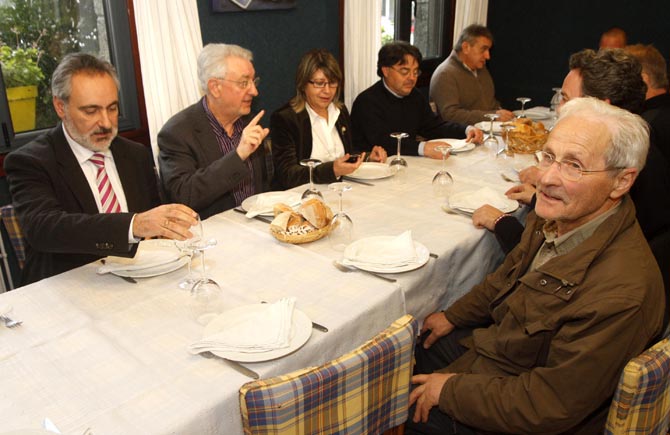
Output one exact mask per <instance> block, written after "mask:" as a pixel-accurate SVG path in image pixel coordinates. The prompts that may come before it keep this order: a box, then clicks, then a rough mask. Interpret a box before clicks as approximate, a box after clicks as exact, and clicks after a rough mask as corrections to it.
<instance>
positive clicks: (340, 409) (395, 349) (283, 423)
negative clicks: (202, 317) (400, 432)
mask: <svg viewBox="0 0 670 435" xmlns="http://www.w3.org/2000/svg"><path fill="white" fill-rule="evenodd" d="M417 328H418V325H417V322H416V321H415V320H414V319H413V317H412V316H410V315H405V316H403V317H401V318H400V319H398V320H396V321H395V322H393V324H392V325H391V326H390V327H389V328H388V329H386V330H384V331H383V332H381V333H380V334H379V335H377V336H376V337H374V338H373V339H372V340H370V341H368V342H367V343H365V344H363V345H362V346H361V347H359V348H357V349H355V350H353V351H352V352H349V353H347V354H346V355H344V356H342V357H340V358H337V359H336V360H333V361H330V362H328V363H326V364H324V365H322V366H320V367H311V368H307V369H302V370H298V371H296V372H293V373H289V374H287V375H283V376H278V377H275V378H271V379H265V380H258V381H253V382H249V383H247V384H245V385H243V386H242V388H240V409H241V412H242V423H243V426H244V433H245V434H248V435H251V434H253V435H257V434H274V435H280V434H291V435H300V434H304V435H307V434H334V433H347V434H381V433H382V432H384V431H385V430H387V429H390V428H393V427H396V426H398V425H400V424H402V423H404V422H405V420H406V419H407V405H408V399H409V387H410V378H411V375H412V356H413V350H414V343H415V341H416V333H417Z"/></svg>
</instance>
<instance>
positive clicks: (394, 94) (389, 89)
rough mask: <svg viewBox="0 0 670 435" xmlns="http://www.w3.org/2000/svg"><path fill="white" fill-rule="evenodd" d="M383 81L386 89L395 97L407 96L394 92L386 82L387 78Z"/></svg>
mask: <svg viewBox="0 0 670 435" xmlns="http://www.w3.org/2000/svg"><path fill="white" fill-rule="evenodd" d="M382 83H384V87H385V88H386V90H387V91H389V92H390V93H391V94H392V95H393V96H394V97H396V98H405V97H403V96H402V95H398V94H396V93H395V92H393V91H392V90H391V88H389V87H388V85H387V84H386V80H384V79H382Z"/></svg>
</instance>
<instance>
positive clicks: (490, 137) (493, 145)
mask: <svg viewBox="0 0 670 435" xmlns="http://www.w3.org/2000/svg"><path fill="white" fill-rule="evenodd" d="M484 117H485V118H486V119H488V120H490V121H491V125H490V128H489V132H488V134H487V135H486V137H485V138H484V146H485V147H486V149H488V150H489V154H490V155H491V156H492V157H494V156H495V154H496V152H497V150H498V138H496V137H495V135H494V134H493V122H494V121H495V120H496V119H498V118H500V115H498V114H497V113H485V114H484Z"/></svg>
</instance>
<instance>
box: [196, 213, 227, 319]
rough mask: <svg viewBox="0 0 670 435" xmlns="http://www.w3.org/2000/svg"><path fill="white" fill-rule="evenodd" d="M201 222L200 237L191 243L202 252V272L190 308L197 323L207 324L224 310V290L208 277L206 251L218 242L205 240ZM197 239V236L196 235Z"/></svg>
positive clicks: (197, 250)
mask: <svg viewBox="0 0 670 435" xmlns="http://www.w3.org/2000/svg"><path fill="white" fill-rule="evenodd" d="M198 224H199V235H200V237H199V239H198V240H193V239H191V240H193V242H191V243H190V244H189V246H190V248H191V249H193V251H194V252H199V253H200V264H201V268H202V270H201V272H200V278H199V279H197V280H196V281H195V282H194V283H193V286H192V287H191V297H190V299H189V303H188V308H189V311H190V312H191V316H192V317H193V318H194V319H195V321H196V322H197V323H200V324H201V325H206V324H207V323H209V321H210V320H212V319H213V318H214V317H215V316H216V315H217V314H219V313H220V312H221V311H223V292H222V291H221V287H220V286H219V284H218V283H217V282H216V281H214V280H213V279H211V278H209V277H207V271H206V269H205V251H206V250H208V249H210V248H212V247H214V246H215V245H216V244H217V242H216V239H213V238H211V239H208V240H205V237H204V232H203V228H202V222H200V220H199V219H198ZM194 239H195V237H194Z"/></svg>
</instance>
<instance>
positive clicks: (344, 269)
mask: <svg viewBox="0 0 670 435" xmlns="http://www.w3.org/2000/svg"><path fill="white" fill-rule="evenodd" d="M333 265H335V267H336V268H337V269H339V270H341V271H342V272H363V273H367V274H368V275H372V276H375V277H377V278H379V279H383V280H384V281H388V282H396V281H397V280H396V279H395V278H387V277H385V276H383V275H379V274H377V273H374V272H370V271H368V270H364V269H361V268H358V267H356V266H349V265H346V264H343V263H340V262H339V261H337V260H333Z"/></svg>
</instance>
